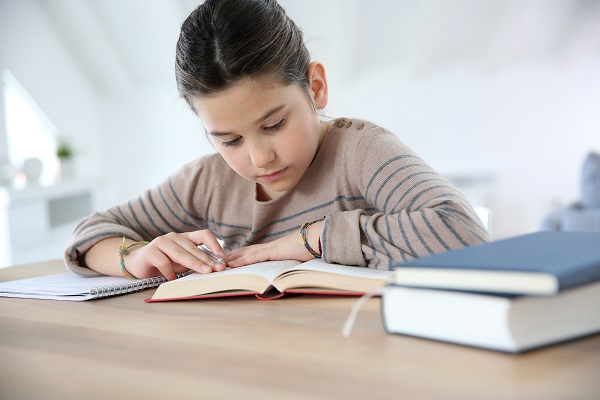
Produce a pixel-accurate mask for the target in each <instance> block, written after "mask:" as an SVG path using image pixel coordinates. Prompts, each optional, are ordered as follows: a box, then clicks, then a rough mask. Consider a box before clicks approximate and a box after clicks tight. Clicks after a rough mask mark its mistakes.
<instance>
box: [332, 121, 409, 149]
mask: <svg viewBox="0 0 600 400" xmlns="http://www.w3.org/2000/svg"><path fill="white" fill-rule="evenodd" d="M329 136H330V139H331V142H332V145H333V146H334V147H336V148H337V150H338V152H339V151H341V152H348V153H351V154H352V155H353V156H357V155H362V156H365V155H366V154H369V155H373V154H382V155H383V154H387V155H392V154H395V155H398V154H399V153H402V154H410V155H414V152H413V151H412V149H411V148H410V147H409V146H407V145H406V144H405V143H404V142H403V141H402V140H401V139H400V138H399V137H398V135H396V134H395V133H393V132H391V131H390V130H388V129H386V128H384V127H382V126H379V125H377V124H375V123H373V122H370V121H367V120H363V119H357V118H338V119H336V120H335V121H334V122H333V126H332V128H331V130H330V132H329Z"/></svg>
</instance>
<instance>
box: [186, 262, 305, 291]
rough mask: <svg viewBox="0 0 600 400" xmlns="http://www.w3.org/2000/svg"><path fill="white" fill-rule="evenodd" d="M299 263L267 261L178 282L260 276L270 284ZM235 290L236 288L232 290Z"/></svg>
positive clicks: (188, 277) (196, 275)
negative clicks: (219, 277) (220, 277)
mask: <svg viewBox="0 0 600 400" xmlns="http://www.w3.org/2000/svg"><path fill="white" fill-rule="evenodd" d="M299 264H300V262H299V261H295V260H286V261H265V262H261V263H257V264H250V265H246V266H244V267H239V268H227V269H226V270H224V271H218V272H212V273H210V274H191V275H188V276H184V277H183V278H180V279H178V280H177V282H184V281H188V280H199V279H215V277H216V276H235V275H248V274H249V275H259V276H261V277H263V278H264V279H265V280H267V281H269V282H273V281H274V280H275V278H277V277H278V276H279V275H281V274H283V273H284V272H285V271H287V270H289V269H291V268H293V267H295V266H297V265H299ZM232 289H235V288H232Z"/></svg>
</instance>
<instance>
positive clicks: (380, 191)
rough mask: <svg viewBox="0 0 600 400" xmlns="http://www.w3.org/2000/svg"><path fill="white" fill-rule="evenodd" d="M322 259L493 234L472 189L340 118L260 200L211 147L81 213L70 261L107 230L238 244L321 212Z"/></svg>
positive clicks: (385, 135) (380, 259)
mask: <svg viewBox="0 0 600 400" xmlns="http://www.w3.org/2000/svg"><path fill="white" fill-rule="evenodd" d="M323 217H325V224H324V227H323V230H322V232H321V241H322V251H323V259H324V260H325V261H327V262H330V263H340V264H348V265H357V266H368V267H372V268H379V269H389V268H390V266H391V265H392V264H393V263H398V262H402V261H405V260H409V259H412V258H416V257H421V256H426V255H430V254H434V253H439V252H443V251H447V250H449V249H454V248H459V247H463V246H468V245H472V244H476V243H481V242H485V241H488V240H489V235H488V233H487V232H486V230H485V228H484V227H483V225H482V224H481V221H480V220H479V219H478V218H477V216H476V214H475V212H474V210H473V208H472V207H471V205H470V204H469V203H468V201H467V200H466V198H465V197H464V196H463V195H462V194H461V193H460V192H459V191H458V190H457V189H456V188H455V187H454V186H453V185H452V184H451V183H450V182H448V180H446V179H445V178H444V177H442V176H440V175H439V174H438V173H437V172H436V171H435V170H433V169H432V168H431V167H430V166H428V165H427V164H426V163H425V162H424V161H423V160H421V159H420V158H419V157H418V156H417V155H415V154H414V153H413V151H412V150H411V149H410V148H408V147H407V146H406V145H405V144H404V143H402V141H401V140H400V139H399V138H398V137H397V136H395V135H394V134H392V133H391V132H389V131H387V130H385V129H383V128H381V127H379V126H376V125H374V124H372V123H369V122H366V121H361V120H356V119H338V120H336V121H335V123H334V126H333V128H332V129H331V131H330V132H329V134H328V135H327V137H326V138H325V140H324V142H323V144H322V145H321V148H320V149H319V152H318V154H317V156H316V158H315V160H314V161H313V163H312V164H311V166H310V167H309V168H308V170H307V171H306V173H305V175H304V177H303V178H302V179H301V180H300V182H299V183H298V184H297V185H296V187H294V188H293V189H292V190H290V191H289V192H287V193H285V194H284V195H283V196H281V197H279V198H277V199H275V200H271V201H267V202H259V201H257V200H256V187H255V183H253V182H250V181H247V180H245V179H244V178H242V177H240V176H239V175H237V174H236V173H235V172H234V171H233V170H232V169H231V168H230V167H229V166H228V165H227V163H226V162H225V161H224V160H223V159H222V158H221V156H220V155H219V154H212V155H209V156H206V157H202V158H200V159H198V160H195V161H193V162H190V163H188V164H186V165H184V166H183V167H182V168H181V169H180V170H179V171H177V172H175V173H174V174H173V175H171V176H170V177H169V178H168V179H167V180H166V181H165V182H164V183H163V184H161V185H160V186H158V187H156V188H154V189H151V190H148V191H146V192H145V193H143V194H142V195H141V196H140V197H138V198H136V199H134V200H131V201H129V202H127V203H125V204H122V205H119V206H116V207H113V208H111V209H109V210H107V211H104V212H98V213H95V214H93V215H91V216H89V217H87V218H85V219H84V220H82V221H81V222H80V223H79V224H78V226H77V227H76V229H75V232H74V234H73V239H72V243H71V244H70V245H69V247H68V248H67V249H66V251H65V262H66V265H67V267H68V268H69V269H70V270H72V271H74V272H77V273H80V274H84V275H97V273H96V272H94V271H92V270H90V269H88V268H85V267H82V266H81V265H80V263H79V259H80V258H81V256H82V255H83V254H84V253H85V252H86V251H87V250H88V249H89V248H90V247H92V246H93V245H94V244H95V243H97V242H99V241H100V240H102V239H105V238H108V237H115V236H116V237H123V236H127V237H128V238H131V239H133V240H136V241H139V240H152V239H153V238H155V237H158V236H160V235H164V234H166V233H168V232H188V231H194V230H199V229H210V230H212V231H213V232H214V233H215V234H216V236H217V237H218V238H220V239H222V240H223V242H224V246H223V247H224V250H225V251H226V252H227V251H230V250H232V249H236V248H238V247H241V246H246V245H249V244H256V243H264V242H268V241H271V240H274V239H277V238H279V237H281V236H283V235H286V234H288V233H290V232H293V231H297V230H298V229H299V227H300V225H302V224H303V223H304V222H310V221H313V220H318V219H322V218H323Z"/></svg>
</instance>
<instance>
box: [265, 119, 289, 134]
mask: <svg viewBox="0 0 600 400" xmlns="http://www.w3.org/2000/svg"><path fill="white" fill-rule="evenodd" d="M284 123H285V118H282V119H281V121H279V122H278V123H276V124H275V125H271V126H265V130H267V131H270V132H275V131H278V130H279V129H281V127H282V126H283V124H284Z"/></svg>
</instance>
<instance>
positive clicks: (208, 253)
mask: <svg viewBox="0 0 600 400" xmlns="http://www.w3.org/2000/svg"><path fill="white" fill-rule="evenodd" d="M198 248H199V249H200V250H202V251H203V252H204V253H206V255H207V256H209V257H210V258H212V259H213V260H215V261H216V262H218V263H219V264H221V265H223V266H225V265H227V263H226V262H225V259H224V258H223V257H219V256H218V255H216V254H215V253H213V252H212V251H211V250H210V249H209V248H208V247H206V246H205V245H203V244H201V245H200V246H198Z"/></svg>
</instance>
